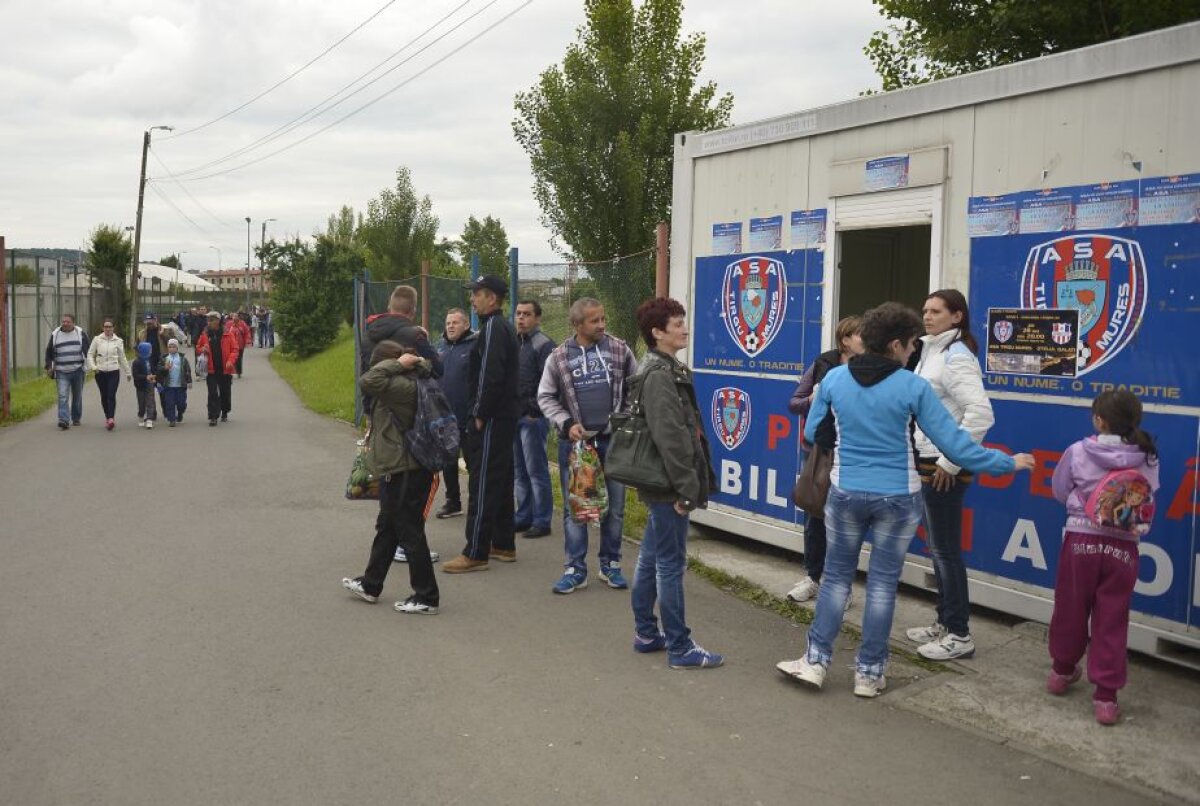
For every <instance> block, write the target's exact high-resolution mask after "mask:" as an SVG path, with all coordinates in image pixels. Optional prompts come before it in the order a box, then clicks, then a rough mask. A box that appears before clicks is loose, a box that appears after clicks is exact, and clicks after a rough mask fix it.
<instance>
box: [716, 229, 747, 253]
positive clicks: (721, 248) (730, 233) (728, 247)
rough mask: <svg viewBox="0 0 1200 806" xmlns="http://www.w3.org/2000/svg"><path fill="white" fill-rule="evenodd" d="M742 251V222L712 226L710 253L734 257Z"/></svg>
mask: <svg viewBox="0 0 1200 806" xmlns="http://www.w3.org/2000/svg"><path fill="white" fill-rule="evenodd" d="M741 251H742V222H741V221H735V222H733V223H731V224H713V234H712V253H713V254H714V255H736V254H738V253H739V252H741Z"/></svg>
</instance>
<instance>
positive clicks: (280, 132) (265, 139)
mask: <svg viewBox="0 0 1200 806" xmlns="http://www.w3.org/2000/svg"><path fill="white" fill-rule="evenodd" d="M471 1H472V0H464V2H463V3H461V4H460V5H458V6H457V7H456V8H454V9H453V10H451V11H450V13H448V14H446V15H445V16H444V17H442V18H441V19H439V20H438V21H437V22H435V23H434V24H433V25H431V26H429V27H428V28H426V29H425V30H424V31H422V32H421V33H419V34H417V35H416V36H415V37H413V38H412V39H410V40H409V41H408V42H407V43H405V45H404V46H403V47H401V48H400V49H399V50H397V51H395V52H394V53H392V54H391V55H390V56H388V57H387V58H386V59H384V60H383V61H381V62H379V63H378V64H376V65H375V66H374V67H372V68H371V69H370V70H367V71H366V72H365V73H362V74H361V75H359V76H358V77H356V78H355V79H354V80H353V81H351V82H350V83H349V84H346V85H345V86H344V87H342V88H341V89H339V90H338V91H337V92H335V93H333V94H332V95H329V96H327V97H326V98H325V99H323V100H322V101H320V102H319V103H318V104H316V105H315V106H312V107H310V108H309V109H308V110H307V111H305V112H303V113H301V114H300V115H299V116H297V117H294V118H292V119H291V120H289V121H288V122H287V123H285V124H283V125H282V126H279V127H277V128H275V129H273V130H271V131H270V132H268V133H267V134H265V135H263V136H262V137H260V138H258V139H257V140H255V141H253V142H252V143H249V144H247V145H244V146H242V147H241V148H238V149H236V150H234V151H231V152H230V153H228V154H226V155H225V156H223V157H218V158H217V159H215V160H211V161H209V162H206V163H204V164H203V165H198V166H196V167H195V168H188V169H186V170H183V171H180V172H179V173H176V174H172V176H173V177H186V176H190V175H192V174H197V173H202V172H204V171H206V170H208V169H210V168H215V167H216V166H218V165H221V164H222V163H226V162H229V161H230V160H232V159H236V158H237V157H240V156H242V155H243V154H247V153H249V152H251V151H254V150H256V149H257V148H259V147H260V146H264V145H266V144H267V143H270V142H272V141H274V140H278V139H279V138H280V137H283V136H284V135H286V134H289V133H291V132H293V131H295V130H296V129H298V128H299V127H301V126H303V125H304V124H305V123H308V122H309V121H311V120H313V119H315V118H317V117H319V116H321V115H323V114H325V113H326V112H328V111H330V110H332V109H334V108H336V107H337V106H339V105H341V104H342V103H343V102H345V101H348V100H349V99H351V98H353V97H354V96H355V95H357V94H358V93H360V92H362V91H363V90H365V89H366V88H367V87H370V86H371V85H372V84H375V83H376V82H378V81H381V80H382V79H383V78H384V77H386V76H387V75H388V74H389V73H392V72H394V71H395V70H398V69H399V68H401V67H403V66H404V65H406V64H408V63H409V62H410V61H412V60H413V59H415V58H416V57H417V56H420V55H421V54H422V53H424V52H425V51H426V50H428V49H429V48H430V47H432V46H433V45H436V44H437V43H438V42H441V41H442V40H443V39H445V38H446V37H447V36H449V35H450V34H452V33H454V32H455V31H456V30H458V29H459V28H461V27H462V26H463V25H465V24H466V23H468V22H470V21H471V20H473V19H475V17H478V16H479V15H480V14H482V13H483V12H484V11H486V10H487V9H489V8H491V7H492V6H493V5H495V4H496V3H497V2H498V1H499V0H491V2H489V3H488V4H487V5H485V6H484V7H483V8H481V9H479V11H476V12H475V13H474V14H472V15H471V16H469V17H467V18H466V19H465V20H463V21H462V22H460V23H459V24H458V25H456V26H454V27H453V28H451V29H450V30H448V31H446V32H445V33H444V34H442V35H441V36H439V37H437V38H436V39H434V40H433V41H432V42H430V43H429V44H427V45H426V46H425V47H423V48H421V49H420V50H418V51H417V52H416V53H414V54H412V55H411V56H409V57H408V58H406V59H404V60H403V61H401V62H400V63H399V64H396V65H394V66H392V67H391V68H390V69H388V70H387V71H385V72H383V73H381V74H380V75H378V76H376V77H375V78H373V79H372V80H371V81H369V82H367V83H366V84H363V85H362V86H361V87H359V88H358V89H356V90H355V91H354V92H352V93H350V94H349V95H347V96H345V97H344V98H341V99H339V100H338V101H336V102H335V103H333V104H329V105H328V106H325V105H326V104H328V103H329V101H331V100H333V99H335V98H337V97H338V96H339V95H341V94H342V93H343V92H345V91H346V90H347V89H349V88H350V87H353V86H354V85H355V84H357V83H358V82H360V81H362V80H363V79H364V78H366V77H367V76H369V75H371V74H372V73H374V72H375V71H376V70H378V69H379V68H380V67H383V65H385V64H387V63H388V62H390V61H391V60H392V59H394V58H396V57H397V56H399V55H400V54H401V53H403V52H404V51H406V50H408V49H409V48H410V47H412V46H413V45H414V44H416V43H417V42H419V41H420V40H421V39H422V38H423V37H425V36H426V35H427V34H428V33H429V32H430V31H433V30H434V29H436V28H437V27H438V26H439V25H441V24H442V23H444V22H445V21H446V20H448V19H450V18H451V17H453V16H454V15H455V14H457V13H458V12H459V11H461V10H462V9H463V8H464V7H465V6H467V5H470V3H471Z"/></svg>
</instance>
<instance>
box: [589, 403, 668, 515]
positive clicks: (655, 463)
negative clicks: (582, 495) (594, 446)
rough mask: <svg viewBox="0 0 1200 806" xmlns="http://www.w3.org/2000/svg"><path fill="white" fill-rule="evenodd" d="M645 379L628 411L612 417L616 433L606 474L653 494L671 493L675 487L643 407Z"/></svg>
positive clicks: (613, 432)
mask: <svg viewBox="0 0 1200 806" xmlns="http://www.w3.org/2000/svg"><path fill="white" fill-rule="evenodd" d="M644 387H645V383H644V382H643V383H642V384H640V385H639V386H638V388H637V394H636V395H635V397H634V399H633V401H632V402H631V403H630V405H629V411H628V412H621V413H616V414H612V415H610V416H609V418H608V422H609V429H610V431H611V434H612V436H611V437H610V438H609V442H608V453H607V455H605V457H604V474H605V475H606V476H607V477H608V478H609V479H611V480H613V481H616V482H619V483H621V484H624V485H625V486H626V487H632V488H634V489H635V490H639V491H641V492H645V493H650V494H651V495H671V493H672V492H673V489H672V487H671V481H670V479H668V478H667V468H666V466H665V465H663V460H662V456H661V455H660V454H659V452H658V446H657V445H655V444H654V440H653V439H651V438H650V425H649V424H648V423H647V422H646V412H645V410H644V409H643V408H642V389H643V388H644Z"/></svg>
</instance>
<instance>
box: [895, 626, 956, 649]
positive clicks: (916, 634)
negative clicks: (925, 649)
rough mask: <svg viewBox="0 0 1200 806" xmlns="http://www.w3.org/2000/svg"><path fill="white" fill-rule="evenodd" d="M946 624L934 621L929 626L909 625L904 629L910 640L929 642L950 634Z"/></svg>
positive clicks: (920, 642)
mask: <svg viewBox="0 0 1200 806" xmlns="http://www.w3.org/2000/svg"><path fill="white" fill-rule="evenodd" d="M949 632H950V631H949V630H947V629H946V626H945V625H944V624H939V623H938V622H936V621H935V622H933V623H932V624H930V625H929V626H928V627H909V628H908V629H907V630H905V631H904V634H905V635H907V636H908V640H910V641H912V642H913V643H917V644H928V643H929V642H930V641H936V640H938V639H939V638H941V637H942V636H944V635H947V634H949Z"/></svg>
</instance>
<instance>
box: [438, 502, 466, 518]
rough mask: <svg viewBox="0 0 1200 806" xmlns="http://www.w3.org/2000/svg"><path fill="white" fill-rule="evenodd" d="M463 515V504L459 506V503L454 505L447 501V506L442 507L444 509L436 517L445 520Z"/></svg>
mask: <svg viewBox="0 0 1200 806" xmlns="http://www.w3.org/2000/svg"><path fill="white" fill-rule="evenodd" d="M461 514H462V504H458V503H455V504H452V503H450V502H449V501H447V502H446V503H445V504H443V505H442V508H441V509H439V510H438V511H437V514H436V516H435V517H437V518H439V519H445V518H453V517H454V516H455V515H461Z"/></svg>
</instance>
